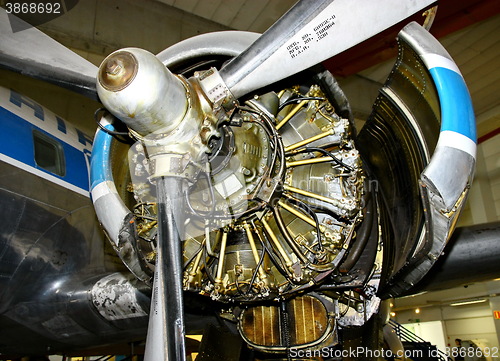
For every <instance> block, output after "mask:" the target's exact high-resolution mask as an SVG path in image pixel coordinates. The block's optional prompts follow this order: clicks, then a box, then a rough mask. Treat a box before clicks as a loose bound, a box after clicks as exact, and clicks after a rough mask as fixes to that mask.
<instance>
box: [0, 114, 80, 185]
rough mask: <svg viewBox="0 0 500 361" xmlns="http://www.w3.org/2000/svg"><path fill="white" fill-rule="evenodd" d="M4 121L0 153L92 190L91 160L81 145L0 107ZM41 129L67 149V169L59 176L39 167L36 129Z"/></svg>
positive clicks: (0, 118)
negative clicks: (35, 154) (68, 141)
mask: <svg viewBox="0 0 500 361" xmlns="http://www.w3.org/2000/svg"><path fill="white" fill-rule="evenodd" d="M0 125H1V129H2V140H1V141H0V153H2V154H5V155H6V156H8V157H10V158H13V159H15V160H18V161H20V162H22V163H24V164H26V165H27V166H30V167H33V168H36V169H39V170H41V171H43V172H44V173H47V174H50V175H52V176H54V177H56V178H59V179H61V180H63V181H65V182H67V183H70V184H72V185H74V186H76V187H78V188H81V189H83V190H86V191H88V190H89V178H88V170H87V161H86V159H85V155H84V153H83V152H82V151H80V150H79V149H77V148H75V147H73V146H71V145H70V144H68V143H66V142H64V141H62V140H61V139H60V138H57V137H54V136H53V135H51V134H49V133H47V132H46V131H44V130H43V129H41V128H39V127H37V126H35V125H33V124H32V123H30V122H28V121H27V120H25V119H23V118H21V117H20V116H18V115H16V114H13V113H11V112H10V111H8V110H7V109H5V108H3V107H0ZM35 129H36V130H38V131H40V132H42V133H44V134H47V135H48V136H49V137H52V138H54V139H55V140H57V141H58V142H59V143H60V144H61V146H62V148H63V151H64V158H65V166H66V173H65V175H64V176H59V175H57V174H54V173H52V172H49V171H47V170H46V169H43V168H41V167H39V166H38V165H37V164H36V162H35V156H34V143H33V130H35Z"/></svg>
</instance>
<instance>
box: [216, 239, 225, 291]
mask: <svg viewBox="0 0 500 361" xmlns="http://www.w3.org/2000/svg"><path fill="white" fill-rule="evenodd" d="M226 244H227V231H226V230H224V232H223V233H222V240H221V245H220V253H219V263H218V265H217V276H216V277H215V283H218V284H220V283H222V271H223V268H224V258H225V254H226Z"/></svg>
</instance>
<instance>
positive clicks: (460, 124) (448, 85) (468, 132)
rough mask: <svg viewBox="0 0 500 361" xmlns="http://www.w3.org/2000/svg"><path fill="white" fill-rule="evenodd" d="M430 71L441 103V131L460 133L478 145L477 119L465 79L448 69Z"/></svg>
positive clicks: (441, 68) (436, 68) (437, 68)
mask: <svg viewBox="0 0 500 361" xmlns="http://www.w3.org/2000/svg"><path fill="white" fill-rule="evenodd" d="M429 71H430V73H431V76H432V78H433V80H434V83H435V84H436V88H437V91H438V95H439V100H440V103H441V131H453V132H457V133H460V134H462V135H464V136H466V137H467V138H469V139H471V140H472V141H473V142H475V143H476V142H477V135H476V118H475V115H474V109H473V106H472V100H471V98H470V94H469V90H468V89H467V86H466V84H465V81H464V78H463V77H462V75H461V74H459V73H457V72H455V71H454V70H451V69H448V68H443V67H434V68H431V69H429Z"/></svg>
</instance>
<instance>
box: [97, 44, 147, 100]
mask: <svg viewBox="0 0 500 361" xmlns="http://www.w3.org/2000/svg"><path fill="white" fill-rule="evenodd" d="M137 69H138V63H137V59H136V58H135V57H134V55H133V54H132V53H130V52H128V51H119V52H117V53H114V54H112V55H111V56H109V57H108V58H106V60H105V61H104V62H103V63H102V65H101V67H100V70H99V82H100V83H101V85H102V87H103V88H105V89H107V90H109V91H120V90H122V89H124V88H126V87H127V86H128V85H129V84H130V83H131V82H132V81H133V80H134V78H135V76H136V75H137Z"/></svg>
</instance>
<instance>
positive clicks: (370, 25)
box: [220, 0, 435, 98]
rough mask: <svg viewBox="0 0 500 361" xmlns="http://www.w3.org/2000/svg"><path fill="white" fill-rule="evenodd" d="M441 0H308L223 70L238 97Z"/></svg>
mask: <svg viewBox="0 0 500 361" xmlns="http://www.w3.org/2000/svg"><path fill="white" fill-rule="evenodd" d="M434 2H435V0H405V1H401V0H382V1H373V0H358V1H353V0H325V1H318V0H302V1H299V2H298V3H297V4H296V5H295V6H294V7H293V8H291V9H290V10H289V11H288V12H287V13H286V14H285V15H283V16H282V17H281V19H279V20H278V21H277V22H276V23H275V24H274V25H273V26H271V27H270V28H269V29H268V30H267V31H266V32H265V33H264V34H263V35H262V36H261V37H260V38H259V39H257V40H256V41H255V43H253V44H252V45H251V46H250V47H249V48H248V49H247V50H245V51H244V52H243V53H241V54H240V55H239V56H238V57H236V58H234V59H233V60H232V61H231V62H230V63H229V64H227V65H226V66H225V67H224V68H222V69H221V70H220V76H221V78H222V80H223V81H224V83H225V84H226V86H227V88H228V89H229V90H230V92H231V93H232V95H233V96H234V97H235V98H239V97H241V96H243V95H245V94H248V93H249V92H251V91H253V90H256V89H259V88H262V87H264V86H266V85H269V84H272V83H274V82H276V81H278V80H281V79H284V78H286V77H288V76H290V75H293V74H296V73H298V72H300V71H302V70H304V69H307V68H309V67H311V66H313V65H316V64H318V63H320V62H322V61H324V60H326V59H329V58H331V57H332V56H334V55H336V54H339V53H341V52H342V51H344V50H346V49H349V48H350V47H353V46H354V45H356V44H358V43H360V42H362V41H364V40H366V39H368V38H370V37H372V36H374V35H376V34H378V33H380V32H381V31H383V30H385V29H387V28H389V27H391V26H392V25H394V24H397V23H398V22H400V21H402V20H404V19H406V18H407V17H409V16H411V15H413V14H415V13H416V12H418V11H419V10H422V9H424V8H426V7H428V6H429V5H430V4H432V3H434Z"/></svg>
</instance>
